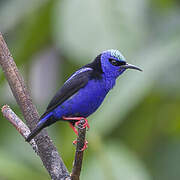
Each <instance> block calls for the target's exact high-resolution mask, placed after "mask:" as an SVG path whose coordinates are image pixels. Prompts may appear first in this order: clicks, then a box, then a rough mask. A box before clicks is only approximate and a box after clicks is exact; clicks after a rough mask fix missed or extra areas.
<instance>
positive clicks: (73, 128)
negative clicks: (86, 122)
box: [69, 123, 78, 136]
mask: <svg viewBox="0 0 180 180" xmlns="http://www.w3.org/2000/svg"><path fill="white" fill-rule="evenodd" d="M69 125H70V127H71V128H72V130H73V131H74V132H75V133H76V135H77V136H78V131H77V129H76V128H75V127H74V126H73V125H72V123H69Z"/></svg>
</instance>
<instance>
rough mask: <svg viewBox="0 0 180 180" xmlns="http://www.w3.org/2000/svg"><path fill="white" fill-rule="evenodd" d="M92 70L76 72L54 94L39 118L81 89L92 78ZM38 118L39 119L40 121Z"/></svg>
mask: <svg viewBox="0 0 180 180" xmlns="http://www.w3.org/2000/svg"><path fill="white" fill-rule="evenodd" d="M92 73H93V69H91V68H89V67H87V68H82V69H80V70H78V71H76V72H75V73H74V74H73V75H72V76H71V77H70V78H69V79H68V80H67V81H66V82H65V83H64V85H63V86H62V87H61V89H60V90H59V91H58V92H57V93H56V95H55V96H54V97H53V99H52V100H51V101H50V103H49V105H48V107H47V110H46V112H45V113H44V114H43V115H42V116H41V118H43V117H44V116H45V115H46V114H48V113H49V112H51V111H52V110H53V109H55V108H56V107H57V106H59V105H60V104H62V103H63V102H64V101H66V100H67V99H68V98H70V97H71V96H72V95H74V94H75V93H76V92H77V91H78V90H79V89H81V88H83V87H84V86H85V85H86V84H87V83H88V81H89V79H90V77H91V76H92ZM41 118H40V119H41Z"/></svg>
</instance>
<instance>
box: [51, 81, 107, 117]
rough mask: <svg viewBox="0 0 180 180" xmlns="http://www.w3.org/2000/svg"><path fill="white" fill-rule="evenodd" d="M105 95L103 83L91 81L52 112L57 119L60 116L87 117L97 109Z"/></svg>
mask: <svg viewBox="0 0 180 180" xmlns="http://www.w3.org/2000/svg"><path fill="white" fill-rule="evenodd" d="M106 94H107V91H106V89H105V87H104V84H103V83H98V82H97V81H95V80H94V81H91V82H90V83H88V84H87V85H86V86H85V87H84V88H82V89H80V90H79V91H78V92H77V93H76V94H75V95H74V96H73V97H71V98H70V99H68V100H66V101H65V102H64V103H62V104H61V105H60V106H58V107H57V108H56V109H55V110H54V115H55V116H56V117H57V118H61V117H62V116H83V117H88V116H89V115H91V114H92V113H93V112H95V111H96V110H97V109H98V107H99V106H100V105H101V103H102V102H103V100H104V98H105V96H106Z"/></svg>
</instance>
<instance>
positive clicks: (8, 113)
mask: <svg viewBox="0 0 180 180" xmlns="http://www.w3.org/2000/svg"><path fill="white" fill-rule="evenodd" d="M1 111H2V114H3V116H4V117H5V118H6V119H7V120H8V121H9V122H10V123H11V124H12V125H13V126H14V127H15V128H16V129H17V131H18V132H19V133H20V134H21V135H22V136H23V137H24V139H26V138H27V136H28V135H29V133H30V129H29V128H28V127H27V126H26V124H25V123H24V122H23V121H22V120H21V119H20V118H19V117H18V116H17V115H16V114H15V113H14V112H13V110H12V109H11V108H10V107H9V106H8V105H4V106H3V107H2V109H1ZM29 144H30V145H31V146H32V148H33V149H34V151H35V153H37V154H38V147H37V145H36V143H35V141H34V139H33V140H32V141H30V142H29Z"/></svg>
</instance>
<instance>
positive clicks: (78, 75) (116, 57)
mask: <svg viewBox="0 0 180 180" xmlns="http://www.w3.org/2000/svg"><path fill="white" fill-rule="evenodd" d="M126 69H135V70H139V71H142V70H141V69H140V68H138V67H136V66H134V65H131V64H128V63H127V62H126V60H125V58H124V56H123V55H122V54H121V53H120V52H119V51H118V50H113V49H111V50H107V51H104V52H102V53H101V54H100V55H98V56H97V57H96V58H95V60H94V61H93V62H92V63H90V64H87V65H85V66H83V67H82V68H80V69H79V70H77V71H76V72H75V73H73V74H72V75H71V76H70V77H69V79H68V80H67V81H66V82H65V83H64V85H63V86H62V87H61V88H60V90H59V91H58V92H57V93H56V95H55V96H54V97H53V99H52V100H51V101H50V103H49V105H48V107H47V109H46V112H45V113H44V114H43V115H42V116H41V117H40V120H39V123H38V124H37V126H36V128H35V129H34V130H33V131H32V132H31V133H30V135H29V136H28V137H27V139H26V141H28V142H29V141H31V139H33V138H34V137H35V136H36V135H37V134H38V133H39V132H40V131H41V130H42V129H43V128H45V127H47V126H49V125H51V124H53V123H55V122H56V121H59V120H63V121H68V122H69V123H70V126H71V127H72V128H73V130H74V131H75V133H76V134H77V135H78V133H77V130H76V128H75V125H77V124H78V122H79V121H80V120H81V119H82V118H84V119H85V120H86V123H85V126H84V127H88V128H89V125H88V121H87V119H86V118H87V117H88V116H89V115H91V114H92V113H94V112H95V111H96V110H97V109H98V107H99V106H100V105H101V103H102V102H103V100H104V98H105V97H106V95H107V93H108V92H109V91H110V90H111V89H112V88H113V86H114V85H115V82H116V79H117V77H118V76H120V75H121V74H122V73H123V72H124V71H125V70H126ZM84 149H85V148H84Z"/></svg>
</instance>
